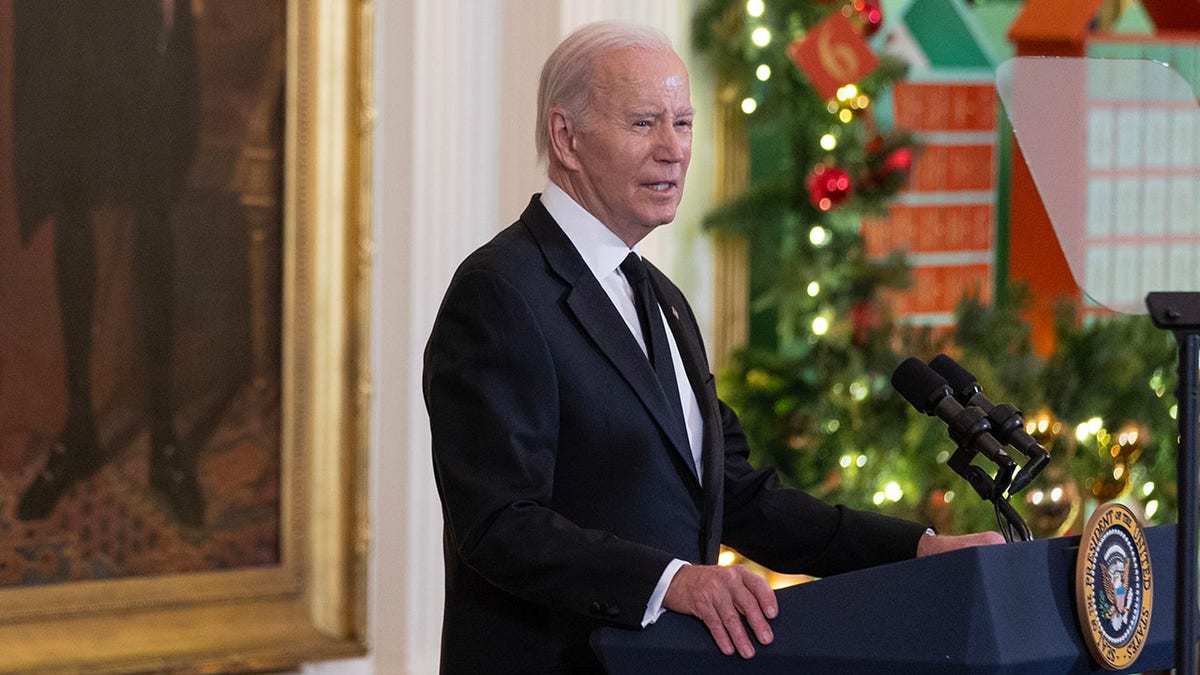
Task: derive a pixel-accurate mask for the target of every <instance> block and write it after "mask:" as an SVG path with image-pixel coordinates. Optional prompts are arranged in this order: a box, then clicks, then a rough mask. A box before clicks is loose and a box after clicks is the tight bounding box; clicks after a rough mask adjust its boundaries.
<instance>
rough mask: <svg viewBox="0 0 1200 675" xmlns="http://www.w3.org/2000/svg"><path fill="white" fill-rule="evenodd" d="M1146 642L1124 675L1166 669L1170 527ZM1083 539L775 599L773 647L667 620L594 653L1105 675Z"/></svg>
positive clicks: (1159, 533)
mask: <svg viewBox="0 0 1200 675" xmlns="http://www.w3.org/2000/svg"><path fill="white" fill-rule="evenodd" d="M1146 539H1147V542H1148V543H1149V546H1150V555H1151V559H1152V566H1153V573H1154V576H1153V588H1154V590H1153V593H1154V600H1153V602H1154V605H1153V608H1154V613H1153V618H1152V620H1151V623H1150V635H1149V638H1148V641H1147V644H1146V646H1145V648H1144V649H1143V651H1142V654H1141V656H1140V657H1139V658H1138V660H1137V661H1135V662H1134V663H1133V665H1132V667H1131V668H1130V669H1129V670H1127V671H1121V672H1129V673H1137V672H1143V671H1146V670H1157V669H1166V668H1170V667H1171V665H1172V663H1173V661H1174V658H1175V655H1174V639H1175V607H1174V593H1173V588H1174V584H1175V527H1174V526H1163V527H1153V528H1148V529H1147V530H1146ZM1078 550H1079V538H1078V537H1071V538H1061V539H1048V540H1040V541H1031V542H1023V543H1014V544H1007V545H1003V546H987V547H981V548H971V549H963V550H960V551H952V552H949V553H944V554H941V555H937V556H932V557H928V558H920V559H915V560H908V561H905V562H901V563H895V564H892V565H884V566H881V567H875V568H871V569H867V570H861V571H858V572H852V573H848V574H842V575H838V576H834V577H829V578H826V579H822V580H820V581H814V582H811V583H807V584H801V585H799V586H794V587H792V588H788V589H783V590H781V591H778V593H777V597H778V599H779V604H780V613H779V617H778V618H776V619H775V620H774V621H772V624H771V625H772V628H773V629H774V631H775V641H774V642H773V643H772V644H770V645H766V646H763V645H759V646H758V647H757V652H758V653H757V655H756V656H755V657H754V658H753V659H750V660H742V659H740V658H739V657H737V656H725V655H723V654H721V652H720V651H718V650H717V648H716V645H715V644H714V643H713V641H712V638H711V637H710V636H709V634H708V630H707V629H706V628H705V627H704V625H703V624H702V623H701V622H700V621H699V620H697V619H695V618H693V617H689V616H684V615H681V614H675V613H672V612H668V613H666V614H665V615H663V616H662V618H660V619H659V620H658V622H657V623H655V624H654V625H652V626H649V627H647V628H646V629H645V630H642V631H628V630H622V629H618V628H602V629H600V630H598V631H596V632H595V633H594V634H593V636H592V646H593V648H594V649H595V650H596V653H597V654H598V655H599V657H600V660H601V662H602V663H603V664H604V666H605V668H606V669H607V670H608V672H609V673H610V674H611V675H623V674H626V673H629V674H632V673H648V672H653V673H706V674H709V673H776V672H778V673H785V672H786V673H839V674H846V675H857V674H864V675H865V674H868V673H930V674H935V675H936V674H938V673H1006V674H1007V673H1011V674H1016V673H1022V674H1024V673H1028V674H1031V675H1032V674H1036V675H1044V674H1047V673H1054V674H1068V673H1072V674H1073V673H1107V672H1111V671H1106V670H1103V669H1101V668H1100V667H1099V666H1098V665H1097V664H1096V663H1095V662H1094V661H1093V660H1092V659H1091V656H1090V655H1089V654H1088V650H1087V646H1086V645H1085V644H1084V642H1083V637H1082V634H1081V632H1080V629H1079V621H1078V618H1077V616H1076V611H1075V595H1074V593H1075V589H1074V584H1075V559H1076V555H1077V553H1078Z"/></svg>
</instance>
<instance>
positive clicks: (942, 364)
mask: <svg viewBox="0 0 1200 675" xmlns="http://www.w3.org/2000/svg"><path fill="white" fill-rule="evenodd" d="M929 367H930V368H933V369H934V370H935V371H937V372H938V374H940V375H941V376H942V377H944V378H946V382H947V383H949V385H950V388H951V389H953V390H954V391H955V393H957V392H960V391H963V390H964V389H970V388H972V387H974V386H976V385H978V382H976V380H975V376H974V375H972V374H971V373H970V372H969V371H968V370H967V369H966V368H963V367H962V366H960V365H958V362H957V361H955V360H954V359H952V358H950V357H949V356H946V355H945V354H938V355H937V356H936V357H934V359H933V360H932V361H930V362H929Z"/></svg>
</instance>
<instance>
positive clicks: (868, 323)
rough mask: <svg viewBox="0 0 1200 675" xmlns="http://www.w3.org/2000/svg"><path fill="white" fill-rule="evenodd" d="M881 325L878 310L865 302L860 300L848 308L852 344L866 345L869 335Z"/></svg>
mask: <svg viewBox="0 0 1200 675" xmlns="http://www.w3.org/2000/svg"><path fill="white" fill-rule="evenodd" d="M880 324H881V321H880V318H879V311H878V309H877V308H876V307H875V306H874V305H872V304H871V303H870V302H867V301H866V300H860V301H858V302H856V303H854V305H853V306H852V307H851V308H850V326H851V328H852V329H853V336H852V337H851V339H852V340H853V342H854V344H856V345H859V346H862V345H865V344H866V343H867V340H868V339H869V338H870V337H871V333H872V332H873V331H875V330H876V329H878V328H879V326H880Z"/></svg>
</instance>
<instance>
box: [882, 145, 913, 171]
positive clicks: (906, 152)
mask: <svg viewBox="0 0 1200 675" xmlns="http://www.w3.org/2000/svg"><path fill="white" fill-rule="evenodd" d="M912 161H913V152H912V148H899V149H897V150H893V151H892V152H891V153H890V154H889V155H888V156H887V157H885V158H884V159H883V170H884V173H892V172H895V171H901V172H906V171H908V170H909V169H911V168H912Z"/></svg>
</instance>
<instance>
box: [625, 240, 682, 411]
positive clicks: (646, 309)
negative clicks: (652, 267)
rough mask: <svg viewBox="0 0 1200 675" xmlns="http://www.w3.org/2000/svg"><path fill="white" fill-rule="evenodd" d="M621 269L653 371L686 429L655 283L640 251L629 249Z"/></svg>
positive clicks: (668, 401)
mask: <svg viewBox="0 0 1200 675" xmlns="http://www.w3.org/2000/svg"><path fill="white" fill-rule="evenodd" d="M621 272H622V273H623V274H624V275H625V278H626V279H627V280H628V281H629V285H630V286H632V287H633V299H634V303H633V304H634V305H635V306H636V307H637V314H638V321H639V322H641V324H642V338H643V339H644V340H645V341H646V352H647V354H646V355H647V357H649V359H650V364H651V365H652V366H653V367H654V373H655V374H656V375H658V381H659V384H661V385H662V389H663V393H664V394H666V395H667V403H668V404H669V405H670V406H671V410H672V411H674V413H675V421H676V422H677V423H678V424H679V425H680V428H681V429H684V430H686V428H687V425H686V423H685V422H684V420H683V404H682V403H681V402H680V400H679V384H678V383H677V381H676V380H675V365H674V364H673V363H672V362H671V345H670V343H668V342H667V331H666V329H665V328H664V327H663V322H662V317H661V316H660V315H659V313H658V298H657V297H656V296H655V293H654V285H653V284H651V283H650V274H649V272H647V270H646V263H644V262H642V259H641V258H639V257H638V254H636V253H633V252H630V254H629V255H628V256H626V257H625V262H623V263H621Z"/></svg>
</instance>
